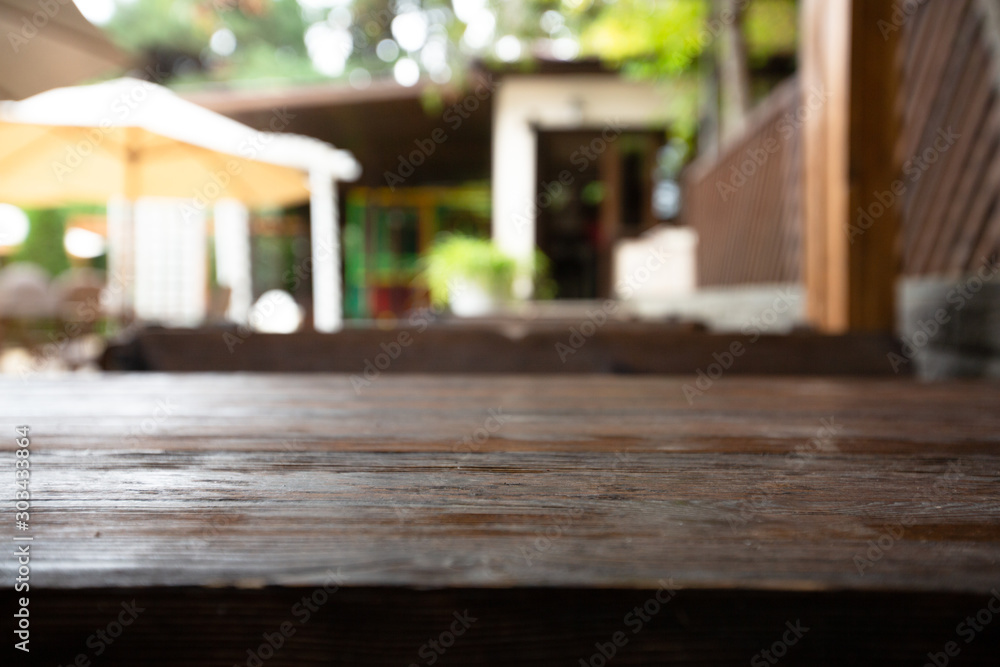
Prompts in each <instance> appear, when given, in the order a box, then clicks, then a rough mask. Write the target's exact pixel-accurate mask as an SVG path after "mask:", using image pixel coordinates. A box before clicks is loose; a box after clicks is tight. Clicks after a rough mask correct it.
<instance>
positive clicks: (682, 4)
mask: <svg viewBox="0 0 1000 667" xmlns="http://www.w3.org/2000/svg"><path fill="white" fill-rule="evenodd" d="M707 18H708V3H707V2H705V1H702V0H662V1H660V2H652V1H651V0H618V2H616V3H612V4H606V5H604V7H603V9H602V10H601V12H600V14H599V15H598V16H597V18H596V20H594V21H593V22H591V23H590V24H589V25H587V26H586V27H585V28H584V30H583V33H582V36H581V37H582V40H581V41H582V47H583V52H584V53H586V54H588V55H594V56H598V57H600V58H601V59H603V60H608V61H611V62H614V63H616V64H618V65H624V66H627V67H628V68H629V69H630V70H631V71H632V72H634V73H636V74H640V75H643V76H654V75H656V76H661V75H668V76H669V75H678V74H680V73H682V72H684V71H686V70H688V69H690V67H691V66H692V64H693V63H694V62H695V61H697V59H698V58H699V57H700V56H701V54H702V51H704V49H705V47H706V46H707V44H709V43H710V41H706V40H704V39H699V38H700V37H701V36H702V35H703V29H704V28H705V21H706V19H707ZM708 34H710V33H708Z"/></svg>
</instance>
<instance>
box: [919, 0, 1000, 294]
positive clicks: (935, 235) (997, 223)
mask: <svg viewBox="0 0 1000 667" xmlns="http://www.w3.org/2000/svg"><path fill="white" fill-rule="evenodd" d="M997 10H998V7H997V3H996V0H930V1H929V2H927V3H925V4H923V5H921V6H920V8H919V9H918V10H917V12H916V13H915V14H914V15H913V16H912V17H911V18H910V19H909V20H908V22H907V24H906V25H905V27H904V35H903V47H902V48H903V50H904V52H903V103H904V106H903V109H902V114H903V134H902V137H901V138H900V159H901V161H902V162H903V164H904V167H903V169H904V170H903V175H902V180H903V182H904V183H905V184H906V186H907V190H906V192H905V194H904V195H903V204H902V205H903V211H902V214H903V215H902V217H903V270H904V273H905V274H907V275H947V274H958V273H965V272H968V271H970V270H974V269H976V268H977V267H979V266H980V265H981V264H982V263H983V261H984V259H985V258H987V257H989V256H990V255H992V254H993V253H995V252H996V251H997V248H998V246H1000V210H998V206H997V203H998V200H997V197H998V195H1000V152H998V146H1000V98H998V95H997V93H998V85H997V82H998V79H997V77H998V73H1000V69H998V67H1000V30H998V24H997V14H998V11H997Z"/></svg>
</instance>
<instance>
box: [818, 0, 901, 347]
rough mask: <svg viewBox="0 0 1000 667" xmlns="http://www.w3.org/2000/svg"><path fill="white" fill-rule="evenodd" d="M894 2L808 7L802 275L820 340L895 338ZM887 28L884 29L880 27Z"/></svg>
mask: <svg viewBox="0 0 1000 667" xmlns="http://www.w3.org/2000/svg"><path fill="white" fill-rule="evenodd" d="M894 5H895V2H894V0H805V2H804V3H803V8H802V21H803V25H802V77H801V79H802V86H803V100H804V102H806V103H808V101H809V100H815V99H816V98H817V97H821V98H823V99H824V100H825V101H824V102H823V103H822V105H818V107H817V108H812V107H808V111H804V112H803V115H804V116H805V122H804V127H803V131H804V147H805V160H804V169H803V173H804V176H803V178H804V183H803V188H804V195H805V196H804V211H803V214H804V221H805V229H804V239H805V261H804V275H805V283H806V295H807V311H808V317H809V319H810V321H811V323H812V324H813V325H814V326H815V327H816V328H817V329H818V330H820V331H824V332H828V333H842V332H845V331H884V332H892V331H893V328H894V321H895V288H896V277H897V276H898V275H899V268H900V267H899V264H900V259H899V250H898V246H899V244H898V237H899V230H900V224H899V219H900V208H901V201H900V197H899V195H898V194H895V193H894V188H895V189H897V190H898V189H899V187H900V186H901V182H899V180H898V179H899V165H898V161H897V158H896V155H897V152H896V144H897V137H898V134H899V121H898V112H899V110H898V107H897V91H898V88H899V75H898V73H899V68H898V59H897V54H898V47H899V38H898V35H899V31H898V30H893V31H885V30H884V29H883V28H882V27H880V26H882V25H887V24H892V21H893V11H894V10H895V6H894ZM880 22H884V23H880Z"/></svg>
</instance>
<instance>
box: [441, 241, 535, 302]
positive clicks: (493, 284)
mask: <svg viewBox="0 0 1000 667" xmlns="http://www.w3.org/2000/svg"><path fill="white" fill-rule="evenodd" d="M525 274H527V275H529V276H531V277H532V278H533V279H534V280H535V284H536V290H535V295H536V296H543V295H545V294H547V293H549V292H551V288H550V287H549V285H550V281H549V280H548V278H547V275H548V259H547V258H546V257H545V256H544V255H542V254H541V253H536V258H535V262H534V266H533V267H531V268H530V269H527V267H524V266H521V265H520V263H519V262H518V261H517V260H516V259H515V258H513V257H511V256H509V255H507V254H506V253H504V252H503V251H501V250H500V249H499V248H497V247H496V246H495V245H494V244H493V242H492V241H490V240H489V239H482V238H474V237H470V236H462V235H458V234H449V235H445V236H443V237H441V238H440V239H438V241H437V242H435V243H434V245H433V246H432V247H431V249H430V251H429V252H428V253H427V255H426V256H425V257H424V272H423V279H424V281H425V283H426V284H427V287H428V289H429V290H430V296H431V303H432V304H433V305H435V306H437V307H444V306H449V307H450V308H451V312H452V313H454V314H455V315H457V316H459V317H481V316H483V315H488V314H489V313H491V312H495V311H496V310H497V308H498V307H499V306H500V305H501V304H503V303H506V302H508V301H510V300H511V299H512V298H513V296H514V285H515V281H516V280H517V279H518V277H519V276H524V275H525ZM538 285H541V286H542V289H538V287H537V286H538Z"/></svg>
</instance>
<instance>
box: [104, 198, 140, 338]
mask: <svg viewBox="0 0 1000 667" xmlns="http://www.w3.org/2000/svg"><path fill="white" fill-rule="evenodd" d="M134 215H135V204H134V202H131V201H129V200H128V199H127V198H125V197H115V198H113V199H111V200H110V201H109V202H108V292H109V294H110V297H111V299H110V304H109V305H110V306H111V312H112V313H114V314H116V315H117V316H118V319H119V321H120V322H121V323H122V324H125V323H127V322H128V321H129V320H130V319H131V309H132V308H131V307H132V303H131V298H130V294H131V291H132V285H133V283H134V278H135V270H134V268H135V267H134V260H135V224H134V222H135V221H134V220H133V217H134Z"/></svg>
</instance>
